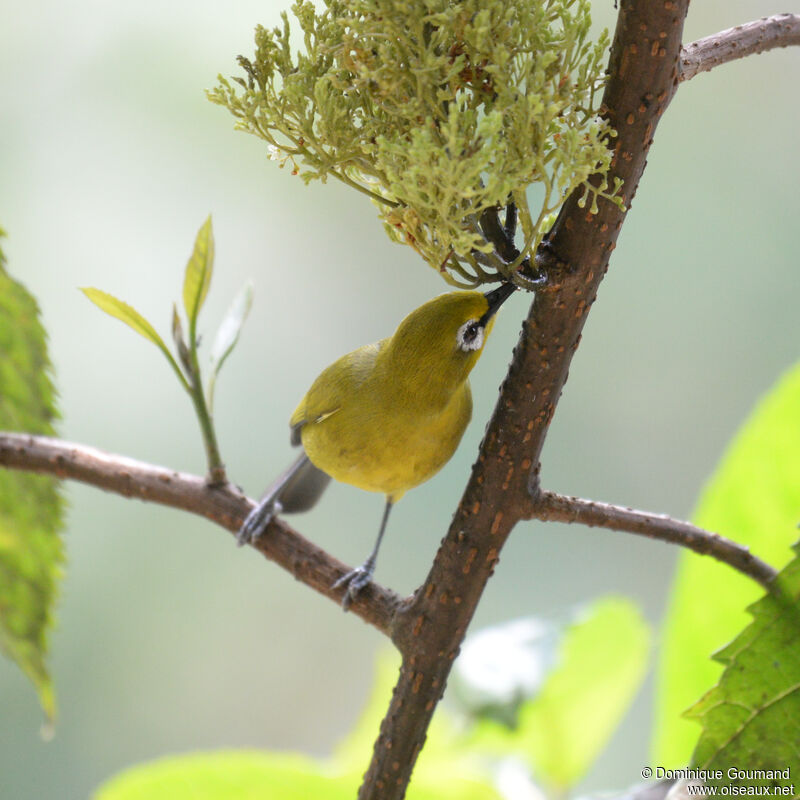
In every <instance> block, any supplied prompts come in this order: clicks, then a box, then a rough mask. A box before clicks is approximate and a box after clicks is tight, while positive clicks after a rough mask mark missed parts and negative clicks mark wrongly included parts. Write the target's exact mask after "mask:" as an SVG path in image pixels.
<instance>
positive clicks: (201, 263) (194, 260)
mask: <svg viewBox="0 0 800 800" xmlns="http://www.w3.org/2000/svg"><path fill="white" fill-rule="evenodd" d="M213 270H214V233H213V231H212V229H211V215H210V214H209V216H208V217H207V218H206V221H205V222H204V223H203V224H202V226H201V227H200V230H199V231H198V232H197V236H196V237H195V240H194V250H192V255H191V256H190V257H189V261H188V263H187V264H186V272H185V274H184V277H183V306H184V308H185V309H186V316H187V317H188V318H189V330H190V332H193V331H194V329H195V325H196V324H197V315H198V314H199V313H200V309H201V308H202V306H203V302H204V301H205V299H206V295H207V294H208V287H209V286H210V285H211V274H212V272H213Z"/></svg>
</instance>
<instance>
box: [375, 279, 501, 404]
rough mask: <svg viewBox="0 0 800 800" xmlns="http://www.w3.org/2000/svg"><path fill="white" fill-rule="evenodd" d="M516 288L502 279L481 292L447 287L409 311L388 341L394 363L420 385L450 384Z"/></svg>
mask: <svg viewBox="0 0 800 800" xmlns="http://www.w3.org/2000/svg"><path fill="white" fill-rule="evenodd" d="M515 288H516V287H515V286H514V285H513V284H510V283H504V284H502V285H501V286H500V287H499V288H497V289H494V290H493V291H491V292H487V293H486V294H483V293H482V292H474V291H470V292H464V291H462V292H448V293H447V294H443V295H439V297H434V298H433V299H432V300H429V301H428V302H427V303H424V304H423V305H421V306H420V307H419V308H417V309H416V310H414V311H412V312H411V313H410V314H409V315H408V316H407V317H406V318H405V319H404V320H403V321H402V322H401V323H400V325H399V327H398V328H397V330H396V331H395V333H394V335H393V336H392V337H391V339H390V340H389V342H388V346H387V355H389V354H391V359H392V361H393V362H394V365H395V368H397V369H400V370H401V371H402V373H403V374H404V376H405V377H406V378H407V379H408V380H409V381H411V382H413V383H414V384H416V385H417V386H419V387H420V389H421V390H422V389H424V388H425V386H426V383H432V384H433V386H432V387H431V388H438V387H441V388H442V389H445V390H449V391H452V388H453V387H455V386H457V385H458V384H460V383H463V382H464V381H465V380H466V379H467V376H468V375H469V373H470V371H471V370H472V368H473V367H474V366H475V363H476V362H477V360H478V358H479V357H480V354H481V352H482V351H483V346H484V344H485V343H486V339H487V338H488V336H489V333H490V331H491V330H492V325H493V324H494V315H495V314H496V313H497V311H498V309H499V308H500V306H501V305H502V304H503V303H504V302H505V301H506V300H507V299H508V298H509V297H510V296H511V295H512V294H513V292H514V289H515Z"/></svg>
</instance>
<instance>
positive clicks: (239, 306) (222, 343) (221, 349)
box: [208, 283, 253, 409]
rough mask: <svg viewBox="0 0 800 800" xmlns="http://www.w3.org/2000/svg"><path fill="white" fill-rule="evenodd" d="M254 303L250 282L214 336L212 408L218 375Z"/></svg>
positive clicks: (211, 384)
mask: <svg viewBox="0 0 800 800" xmlns="http://www.w3.org/2000/svg"><path fill="white" fill-rule="evenodd" d="M252 305H253V284H251V283H248V284H247V285H245V286H244V287H243V288H242V290H241V291H240V292H239V294H237V295H236V297H235V298H234V300H233V302H232V303H231V306H230V308H229V309H228V311H227V312H226V314H225V316H224V317H223V319H222V322H221V323H220V326H219V329H218V330H217V335H216V336H215V337H214V343H213V344H212V345H211V375H210V376H209V380H208V405H209V407H211V408H212V409H213V407H214V388H215V386H216V383H217V375H219V371H220V370H221V369H222V365H223V364H224V363H225V360H226V359H227V358H228V356H229V355H230V354H231V353H232V352H233V348H234V347H236V343H237V342H238V341H239V334H240V333H241V330H242V325H244V321H245V320H246V319H247V315H248V314H249V313H250V308H251V307H252Z"/></svg>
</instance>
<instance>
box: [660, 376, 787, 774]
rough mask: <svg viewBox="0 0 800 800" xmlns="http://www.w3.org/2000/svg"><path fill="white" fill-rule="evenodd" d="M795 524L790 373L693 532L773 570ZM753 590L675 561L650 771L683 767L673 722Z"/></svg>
mask: <svg viewBox="0 0 800 800" xmlns="http://www.w3.org/2000/svg"><path fill="white" fill-rule="evenodd" d="M798 520H800V366H797V367H795V368H794V369H792V370H791V371H789V372H788V373H787V374H786V375H785V376H784V377H783V378H782V379H781V380H780V381H779V382H778V383H777V384H776V386H775V387H774V388H773V389H772V391H771V392H770V393H769V394H768V395H767V396H766V397H765V398H763V399H762V400H761V402H760V403H759V404H758V406H757V407H756V409H755V410H754V411H753V412H752V414H751V415H750V418H749V419H748V420H747V421H746V422H745V424H744V425H743V426H742V428H741V430H740V431H739V432H738V433H737V435H736V437H735V438H734V440H733V442H732V443H731V444H730V446H729V447H728V450H727V452H726V453H725V455H724V456H723V458H722V460H721V461H720V464H719V465H718V467H717V469H716V470H715V472H714V475H713V476H712V478H711V480H710V481H709V483H708V485H707V486H706V488H705V490H704V492H703V495H702V497H701V499H700V502H699V505H698V508H697V511H696V513H695V515H694V521H695V523H696V524H698V525H700V526H701V527H703V528H706V529H708V530H711V531H715V532H717V533H720V534H722V535H723V536H727V537H729V538H730V539H733V540H734V541H737V542H739V543H740V544H744V545H747V546H748V547H750V549H751V550H752V551H753V552H754V553H755V554H756V555H757V556H759V557H760V558H762V559H764V560H765V561H767V562H769V563H771V564H774V565H776V566H780V565H781V564H784V563H786V561H787V559H788V558H789V557H790V556H791V550H790V546H791V544H792V541H793V540H794V537H795V535H796V525H797V522H798ZM761 594H762V590H761V588H760V587H759V586H758V585H757V584H755V583H754V582H753V581H751V580H749V579H748V578H745V577H744V576H742V575H741V574H739V573H738V572H736V571H735V570H732V569H731V568H730V567H727V566H725V565H724V564H720V563H718V562H716V561H714V560H713V559H711V558H704V557H701V556H697V555H695V554H693V553H689V552H687V551H684V552H683V553H682V554H681V556H680V559H679V563H678V570H677V574H676V577H675V582H674V585H673V590H672V597H671V599H670V604H669V608H668V611H667V617H666V621H665V630H664V637H663V646H662V650H661V655H660V664H659V670H658V673H657V686H656V715H655V724H654V744H653V756H652V760H653V762H654V763H657V764H660V765H662V766H664V767H666V768H668V769H671V768H674V767H683V766H685V765H686V764H687V763H688V761H689V758H690V757H691V754H692V750H693V748H694V746H695V744H696V742H697V739H698V736H699V735H700V729H699V727H698V726H697V724H696V722H693V721H691V720H688V719H686V718H684V717H682V716H681V714H682V712H683V711H684V710H685V709H686V708H688V707H689V706H690V705H691V704H692V703H695V702H696V701H697V699H698V698H699V697H701V696H702V695H703V694H704V693H705V692H706V691H708V689H709V688H710V687H711V686H713V685H714V684H715V683H716V681H717V679H718V678H719V675H720V672H721V667H720V665H719V663H717V662H715V661H712V660H711V658H710V655H711V653H713V652H714V651H715V650H718V649H719V648H720V647H722V646H723V645H724V644H725V643H726V642H728V641H730V640H731V639H732V638H733V637H734V636H736V635H737V633H738V632H739V631H741V630H742V628H744V627H745V625H747V624H748V621H749V620H748V616H747V614H746V613H745V607H746V606H747V605H748V603H752V602H753V601H754V600H755V599H756V598H757V597H759V596H760V595H761Z"/></svg>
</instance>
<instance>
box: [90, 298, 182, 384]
mask: <svg viewBox="0 0 800 800" xmlns="http://www.w3.org/2000/svg"><path fill="white" fill-rule="evenodd" d="M81 291H82V292H83V293H84V294H85V295H86V296H87V297H88V298H89V299H90V300H91V301H92V302H93V303H94V304H95V305H96V306H97V307H98V308H100V309H102V310H103V311H105V312H106V314H109V315H110V316H112V317H115V318H116V319H118V320H120V321H121V322H124V323H125V324H126V325H127V326H128V327H130V328H133V330H135V331H136V333H138V334H140V335H141V336H144V338H145V339H148V340H149V341H151V342H152V343H153V344H154V345H156V347H158V349H159V350H161V352H162V353H163V354H164V356H165V357H166V359H167V361H169V363H170V366H171V367H172V369H173V370H174V371H175V374H176V375H177V376H178V378H179V380H180V381H181V383H182V384H183V386H184V388H187V389H188V385H187V383H186V378H185V377H184V375H183V373H182V372H181V369H180V367H179V366H178V363H177V362H176V361H175V359H174V358H173V357H172V353H170V351H169V348H168V347H167V346H166V344H164V340H163V339H162V338H161V337H160V336H159V335H158V333H157V332H156V329H155V328H154V327H153V326H152V325H151V324H150V323H149V322H148V321H147V320H146V319H145V318H144V317H143V316H142V315H141V314H140V313H139V312H138V311H137V310H136V309H135V308H133V307H132V306H129V305H128V304H127V303H126V302H124V301H123V300H120V299H119V298H117V297H114V295H111V294H108V292H103V291H101V290H100V289H94V288H91V287H86V288H83V289H81Z"/></svg>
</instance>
